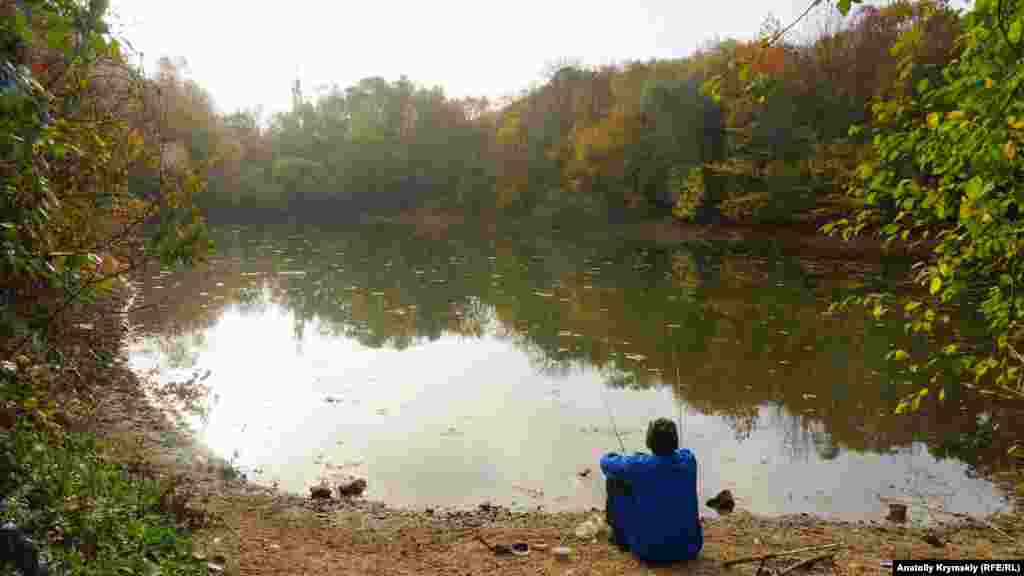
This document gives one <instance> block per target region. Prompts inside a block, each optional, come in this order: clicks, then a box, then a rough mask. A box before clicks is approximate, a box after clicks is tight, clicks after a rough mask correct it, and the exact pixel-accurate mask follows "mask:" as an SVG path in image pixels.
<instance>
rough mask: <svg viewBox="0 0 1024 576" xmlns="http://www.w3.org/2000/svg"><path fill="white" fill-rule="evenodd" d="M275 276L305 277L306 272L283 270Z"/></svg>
mask: <svg viewBox="0 0 1024 576" xmlns="http://www.w3.org/2000/svg"><path fill="white" fill-rule="evenodd" d="M277 274H278V276H305V275H306V271H305V270H285V271H283V272H278V273H277Z"/></svg>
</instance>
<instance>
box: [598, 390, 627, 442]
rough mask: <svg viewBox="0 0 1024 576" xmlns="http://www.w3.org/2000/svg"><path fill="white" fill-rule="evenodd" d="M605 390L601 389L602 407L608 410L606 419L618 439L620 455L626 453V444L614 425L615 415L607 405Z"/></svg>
mask: <svg viewBox="0 0 1024 576" xmlns="http://www.w3.org/2000/svg"><path fill="white" fill-rule="evenodd" d="M607 392H608V391H607V390H602V391H601V400H602V401H603V402H604V409H605V410H606V411H607V412H608V420H609V421H611V423H612V432H614V433H615V437H616V438H618V440H619V447H621V448H622V455H623V456H625V455H626V444H625V443H624V442H623V441H622V436H619V429H618V427H616V426H615V416H613V415H612V408H611V406H609V405H608V396H607Z"/></svg>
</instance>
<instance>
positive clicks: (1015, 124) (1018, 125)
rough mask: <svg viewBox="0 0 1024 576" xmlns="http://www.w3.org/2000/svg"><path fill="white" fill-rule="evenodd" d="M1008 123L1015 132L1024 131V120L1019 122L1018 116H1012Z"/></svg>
mask: <svg viewBox="0 0 1024 576" xmlns="http://www.w3.org/2000/svg"><path fill="white" fill-rule="evenodd" d="M1006 123H1007V124H1009V125H1010V128H1013V129H1014V130H1024V118H1021V119H1020V120H1018V119H1017V117H1016V116H1010V117H1009V118H1007V119H1006Z"/></svg>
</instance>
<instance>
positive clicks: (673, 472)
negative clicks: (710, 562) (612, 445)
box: [601, 448, 704, 562]
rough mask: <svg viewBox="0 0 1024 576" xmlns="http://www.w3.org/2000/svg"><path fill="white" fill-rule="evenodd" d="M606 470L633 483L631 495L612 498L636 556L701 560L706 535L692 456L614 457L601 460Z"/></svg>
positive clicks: (614, 511) (656, 559) (680, 452)
mask: <svg viewBox="0 0 1024 576" xmlns="http://www.w3.org/2000/svg"><path fill="white" fill-rule="evenodd" d="M601 471H602V472H604V474H605V476H607V477H609V478H612V477H614V478H620V479H623V480H625V481H627V482H629V483H630V484H632V496H615V497H612V498H610V499H609V503H608V506H609V509H610V512H611V514H612V517H613V518H614V519H615V522H616V523H617V524H620V528H621V529H622V532H623V533H624V535H625V539H626V544H628V545H629V549H630V550H632V551H633V553H634V554H636V555H637V556H638V557H639V558H640V559H642V560H648V561H652V562H672V561H675V560H691V559H693V558H696V557H697V554H698V553H699V552H700V550H701V548H703V547H704V531H703V530H702V528H701V525H700V519H699V518H698V516H697V514H698V505H697V458H696V457H695V456H694V455H693V452H690V451H689V450H687V449H685V448H683V449H679V450H676V451H675V452H673V453H672V454H670V455H668V456H653V455H648V454H641V453H639V452H638V453H636V454H635V455H633V456H620V455H618V454H616V453H614V452H612V453H610V454H606V455H605V456H604V457H602V458H601Z"/></svg>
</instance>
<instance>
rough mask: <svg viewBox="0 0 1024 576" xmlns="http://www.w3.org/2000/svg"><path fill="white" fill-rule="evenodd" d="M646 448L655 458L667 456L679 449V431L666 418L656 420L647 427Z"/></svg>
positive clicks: (674, 424)
mask: <svg viewBox="0 0 1024 576" xmlns="http://www.w3.org/2000/svg"><path fill="white" fill-rule="evenodd" d="M647 447H648V448H650V449H651V452H654V454H655V455H657V456H667V455H669V454H671V453H673V452H675V451H676V450H678V449H679V431H678V430H676V423H675V422H673V421H671V420H669V419H668V418H658V419H657V420H654V421H653V422H651V423H650V424H649V425H648V426H647Z"/></svg>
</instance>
